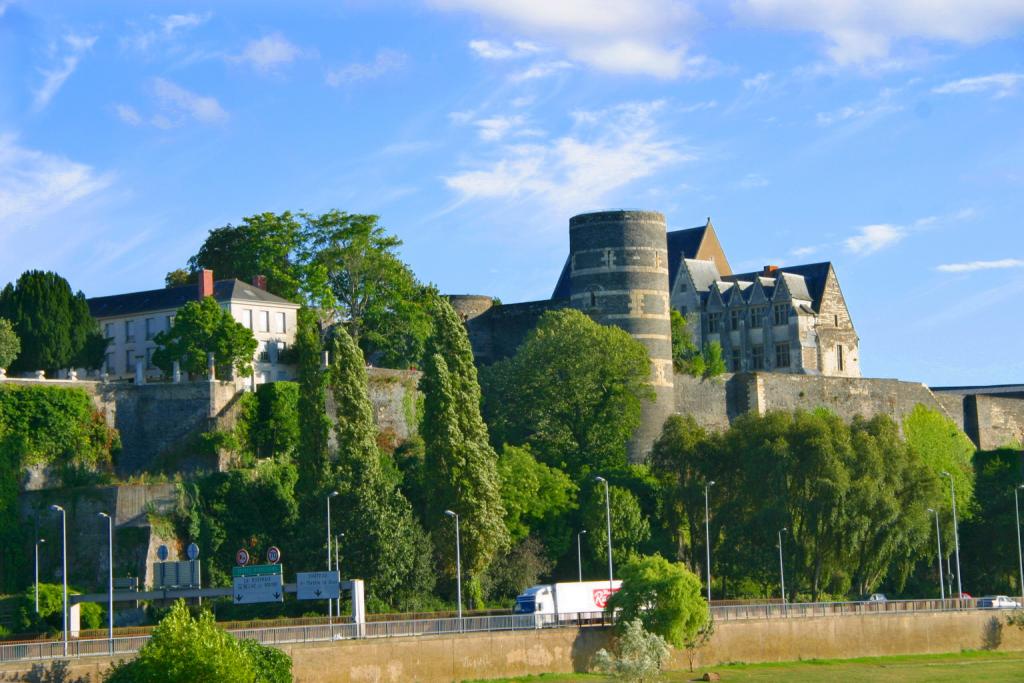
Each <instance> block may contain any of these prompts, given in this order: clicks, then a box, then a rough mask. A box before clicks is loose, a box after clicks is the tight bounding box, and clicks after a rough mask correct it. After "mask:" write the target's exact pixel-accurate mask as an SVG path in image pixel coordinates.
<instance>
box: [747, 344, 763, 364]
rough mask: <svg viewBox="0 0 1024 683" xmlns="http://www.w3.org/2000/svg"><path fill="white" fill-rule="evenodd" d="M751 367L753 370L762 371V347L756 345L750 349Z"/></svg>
mask: <svg viewBox="0 0 1024 683" xmlns="http://www.w3.org/2000/svg"><path fill="white" fill-rule="evenodd" d="M750 351H751V354H750V355H751V361H752V362H751V365H752V366H753V368H752V369H754V370H764V347H763V346H761V345H760V344H758V345H757V346H753V347H751V349H750Z"/></svg>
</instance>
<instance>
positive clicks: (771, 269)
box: [762, 266, 779, 277]
mask: <svg viewBox="0 0 1024 683" xmlns="http://www.w3.org/2000/svg"><path fill="white" fill-rule="evenodd" d="M778 269H779V267H778V266H765V267H764V272H763V273H762V275H764V276H765V277H771V276H772V275H773V274H774V273H775V271H777V270H778Z"/></svg>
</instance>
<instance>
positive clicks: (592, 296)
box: [590, 290, 597, 308]
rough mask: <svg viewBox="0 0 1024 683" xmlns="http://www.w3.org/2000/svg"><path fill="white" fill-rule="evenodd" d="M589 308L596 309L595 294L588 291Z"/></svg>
mask: <svg viewBox="0 0 1024 683" xmlns="http://www.w3.org/2000/svg"><path fill="white" fill-rule="evenodd" d="M590 307H591V308H597V292H595V291H594V290H590Z"/></svg>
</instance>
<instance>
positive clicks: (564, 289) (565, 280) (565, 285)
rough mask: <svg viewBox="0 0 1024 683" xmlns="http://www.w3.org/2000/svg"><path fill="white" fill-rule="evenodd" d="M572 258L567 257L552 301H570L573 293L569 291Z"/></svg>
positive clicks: (552, 294) (552, 295)
mask: <svg viewBox="0 0 1024 683" xmlns="http://www.w3.org/2000/svg"><path fill="white" fill-rule="evenodd" d="M570 258H571V257H569V256H566V257H565V265H564V266H562V274H561V275H559V276H558V283H557V284H555V291H554V292H552V293H551V298H552V299H568V298H569V295H570V294H571V292H570V291H569V259H570Z"/></svg>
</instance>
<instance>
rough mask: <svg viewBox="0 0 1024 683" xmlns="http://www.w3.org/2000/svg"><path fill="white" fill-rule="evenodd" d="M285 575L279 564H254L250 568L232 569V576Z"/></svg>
mask: <svg viewBox="0 0 1024 683" xmlns="http://www.w3.org/2000/svg"><path fill="white" fill-rule="evenodd" d="M274 574H284V570H283V569H282V566H281V565H279V564H252V565H249V566H248V567H232V568H231V576H268V575H274Z"/></svg>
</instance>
